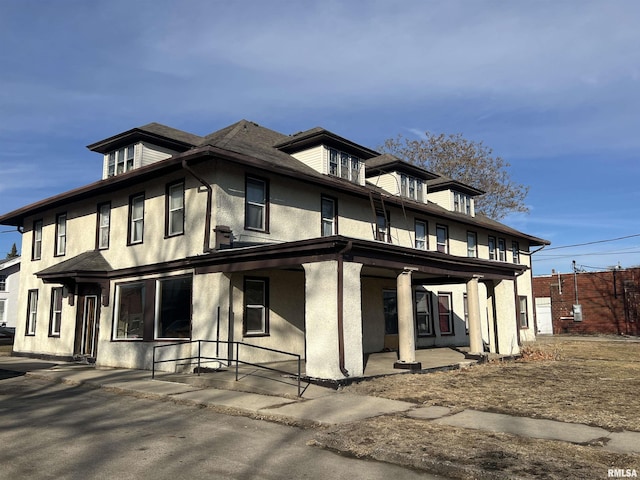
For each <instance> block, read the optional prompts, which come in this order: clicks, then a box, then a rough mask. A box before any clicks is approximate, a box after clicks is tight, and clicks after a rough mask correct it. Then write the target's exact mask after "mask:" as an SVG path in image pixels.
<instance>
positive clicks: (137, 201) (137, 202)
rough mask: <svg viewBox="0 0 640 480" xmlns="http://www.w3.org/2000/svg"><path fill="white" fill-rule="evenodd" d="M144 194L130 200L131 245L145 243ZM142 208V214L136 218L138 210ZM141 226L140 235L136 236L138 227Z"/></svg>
mask: <svg viewBox="0 0 640 480" xmlns="http://www.w3.org/2000/svg"><path fill="white" fill-rule="evenodd" d="M144 203H145V198H144V193H139V194H136V195H132V196H131V200H129V245H136V244H139V243H142V242H143V241H144ZM137 207H140V213H139V215H137V216H136V213H135V211H136V209H137ZM137 225H140V229H139V232H140V235H139V237H138V236H137V235H136V232H137V230H136V226H137Z"/></svg>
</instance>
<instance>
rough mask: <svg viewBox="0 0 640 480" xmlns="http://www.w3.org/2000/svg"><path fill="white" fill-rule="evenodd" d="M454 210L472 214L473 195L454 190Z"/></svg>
mask: <svg viewBox="0 0 640 480" xmlns="http://www.w3.org/2000/svg"><path fill="white" fill-rule="evenodd" d="M453 211H454V212H459V213H465V214H467V215H471V197H470V196H469V195H465V194H463V193H458V192H453Z"/></svg>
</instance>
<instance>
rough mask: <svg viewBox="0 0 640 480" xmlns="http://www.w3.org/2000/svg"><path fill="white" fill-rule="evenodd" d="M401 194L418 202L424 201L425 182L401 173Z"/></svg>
mask: <svg viewBox="0 0 640 480" xmlns="http://www.w3.org/2000/svg"><path fill="white" fill-rule="evenodd" d="M400 195H402V196H403V197H406V198H410V199H411V200H417V201H418V202H422V201H424V182H423V181H422V180H420V179H418V178H415V177H411V176H409V175H405V174H404V173H402V174H400Z"/></svg>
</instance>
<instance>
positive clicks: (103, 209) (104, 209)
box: [96, 202, 111, 250]
mask: <svg viewBox="0 0 640 480" xmlns="http://www.w3.org/2000/svg"><path fill="white" fill-rule="evenodd" d="M110 229H111V204H110V203H109V202H107V203H101V204H100V205H98V234H97V241H96V243H97V247H98V250H105V249H107V248H109V231H110Z"/></svg>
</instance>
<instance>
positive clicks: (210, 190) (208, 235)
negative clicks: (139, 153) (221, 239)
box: [182, 158, 214, 253]
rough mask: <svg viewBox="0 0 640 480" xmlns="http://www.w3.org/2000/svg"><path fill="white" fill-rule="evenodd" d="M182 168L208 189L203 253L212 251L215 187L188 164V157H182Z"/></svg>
mask: <svg viewBox="0 0 640 480" xmlns="http://www.w3.org/2000/svg"><path fill="white" fill-rule="evenodd" d="M182 168H184V169H185V170H186V171H187V172H189V173H190V174H191V176H193V178H195V179H196V180H198V181H199V182H200V183H201V184H202V186H203V187H204V188H206V189H207V207H206V209H207V213H206V216H205V219H204V242H203V248H202V253H211V252H212V251H214V249H212V248H211V243H210V242H211V204H212V203H213V200H212V199H213V188H212V187H211V185H209V184H208V183H207V182H206V181H205V180H204V179H203V178H202V177H200V176H199V175H198V174H197V173H196V172H194V171H193V169H192V168H191V167H190V166H189V165H187V159H186V158H183V159H182Z"/></svg>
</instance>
